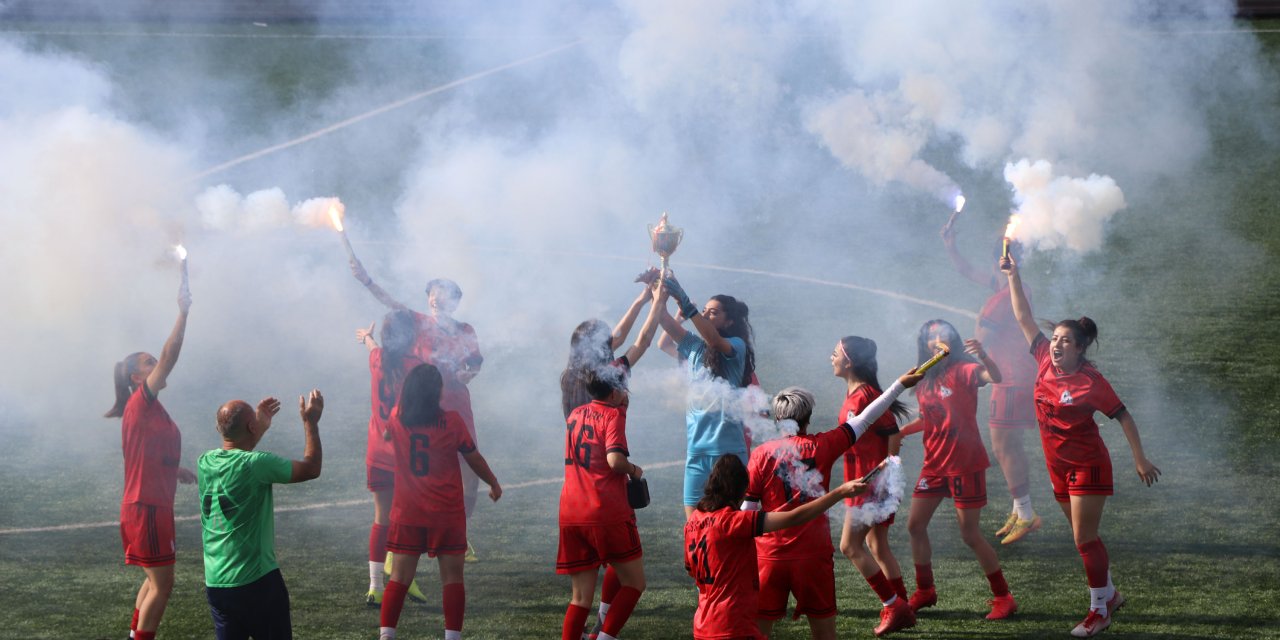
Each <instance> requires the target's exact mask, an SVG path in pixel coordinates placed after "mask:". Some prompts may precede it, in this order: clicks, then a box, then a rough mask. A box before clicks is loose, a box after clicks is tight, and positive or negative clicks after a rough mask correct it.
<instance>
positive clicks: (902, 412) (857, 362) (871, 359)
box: [840, 336, 911, 420]
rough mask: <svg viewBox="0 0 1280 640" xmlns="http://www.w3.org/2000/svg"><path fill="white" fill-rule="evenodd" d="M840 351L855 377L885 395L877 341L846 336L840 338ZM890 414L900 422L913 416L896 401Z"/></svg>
mask: <svg viewBox="0 0 1280 640" xmlns="http://www.w3.org/2000/svg"><path fill="white" fill-rule="evenodd" d="M840 350H841V351H842V352H844V357H846V358H848V359H849V364H850V366H851V367H852V368H853V377H855V378H857V379H858V380H861V381H862V382H864V383H866V384H868V385H870V386H871V388H872V389H875V390H876V393H884V387H881V386H880V378H879V376H878V375H877V374H878V373H879V371H880V364H879V363H878V362H876V341H875V340H872V339H871V338H864V337H862V336H845V337H843V338H840ZM889 412H890V413H892V414H893V415H895V416H897V417H898V419H899V420H906V419H907V418H908V417H910V415H911V412H910V411H909V410H908V409H907V405H905V404H902V401H900V400H894V401H893V404H891V405H889Z"/></svg>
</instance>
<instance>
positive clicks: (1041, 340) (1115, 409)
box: [1031, 333, 1124, 466]
mask: <svg viewBox="0 0 1280 640" xmlns="http://www.w3.org/2000/svg"><path fill="white" fill-rule="evenodd" d="M1031 353H1032V355H1034V356H1035V357H1036V360H1037V361H1038V362H1039V363H1040V369H1039V371H1038V372H1037V373H1036V396H1035V397H1036V420H1037V421H1038V422H1039V423H1040V440H1041V442H1042V443H1043V444H1044V453H1045V456H1046V457H1052V458H1054V459H1056V460H1059V461H1062V462H1066V463H1069V464H1078V465H1081V466H1087V465H1092V464H1095V463H1096V461H1097V460H1099V459H1102V458H1109V457H1110V455H1111V454H1110V453H1109V452H1108V451H1107V446H1106V444H1104V443H1103V442H1102V436H1101V435H1100V434H1099V433H1098V423H1097V422H1094V421H1093V414H1094V412H1096V411H1101V412H1102V413H1103V415H1105V416H1107V417H1108V418H1115V417H1116V416H1117V415H1119V414H1120V412H1121V411H1123V410H1124V403H1123V402H1121V401H1120V398H1119V397H1118V396H1116V392H1115V390H1113V389H1112V388H1111V383H1109V382H1107V379H1106V378H1104V377H1102V374H1101V373H1099V372H1098V370H1097V369H1095V368H1094V367H1093V364H1092V363H1089V362H1085V363H1084V364H1083V365H1081V367H1080V369H1079V370H1078V371H1076V372H1075V373H1072V374H1070V375H1060V374H1058V372H1057V371H1055V370H1054V368H1053V361H1052V358H1051V356H1050V355H1049V340H1048V338H1045V336H1044V334H1043V333H1041V334H1038V335H1036V338H1035V341H1034V342H1032V343H1031Z"/></svg>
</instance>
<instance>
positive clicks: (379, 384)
mask: <svg viewBox="0 0 1280 640" xmlns="http://www.w3.org/2000/svg"><path fill="white" fill-rule="evenodd" d="M382 354H383V351H382V349H374V350H373V351H370V352H369V380H370V382H371V385H370V387H371V389H370V396H371V401H372V402H371V403H372V411H371V412H370V415H369V441H368V449H367V450H366V452H365V455H364V462H365V464H367V465H369V466H371V467H376V468H378V469H384V470H387V471H390V470H392V469H395V468H396V451H395V445H393V444H391V441H390V440H388V439H386V438H384V437H382V432H383V431H386V429H387V425H388V421H390V420H391V411H392V410H393V409H395V406H396V402H399V401H400V389H401V388H402V387H403V386H404V377H405V376H407V375H409V372H410V371H412V370H413V368H414V367H416V366H418V365H420V364H422V361H421V360H419V359H417V358H415V357H413V356H405V357H404V358H403V361H402V362H401V364H400V376H399V378H398V379H397V380H394V381H392V380H388V379H387V376H386V374H385V373H384V372H383V370H382Z"/></svg>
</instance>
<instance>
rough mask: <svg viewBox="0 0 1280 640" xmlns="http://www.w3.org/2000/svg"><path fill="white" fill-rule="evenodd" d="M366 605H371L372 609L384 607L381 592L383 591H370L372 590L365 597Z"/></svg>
mask: <svg viewBox="0 0 1280 640" xmlns="http://www.w3.org/2000/svg"><path fill="white" fill-rule="evenodd" d="M364 603H365V604H366V605H369V606H370V607H381V606H382V592H381V591H374V590H373V589H370V590H369V593H366V594H365V595H364Z"/></svg>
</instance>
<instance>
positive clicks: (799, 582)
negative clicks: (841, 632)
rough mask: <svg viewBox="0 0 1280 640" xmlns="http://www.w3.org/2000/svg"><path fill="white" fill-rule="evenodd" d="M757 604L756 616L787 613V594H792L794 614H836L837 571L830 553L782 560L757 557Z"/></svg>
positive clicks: (773, 618) (773, 616)
mask: <svg viewBox="0 0 1280 640" xmlns="http://www.w3.org/2000/svg"><path fill="white" fill-rule="evenodd" d="M759 563H760V604H759V609H758V613H756V617H757V618H762V619H764V620H777V619H779V618H781V617H783V616H785V615H787V596H789V595H791V594H795V596H796V611H795V616H794V617H796V618H799V617H800V616H806V615H807V616H809V617H810V618H830V617H831V616H834V615H836V573H835V563H834V562H833V561H832V559H831V556H826V557H824V558H804V559H801V560H781V559H768V558H760V560H759Z"/></svg>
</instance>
